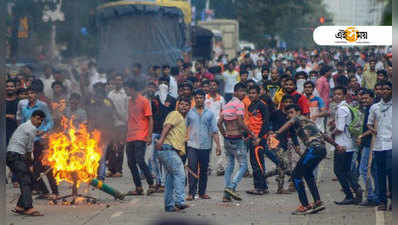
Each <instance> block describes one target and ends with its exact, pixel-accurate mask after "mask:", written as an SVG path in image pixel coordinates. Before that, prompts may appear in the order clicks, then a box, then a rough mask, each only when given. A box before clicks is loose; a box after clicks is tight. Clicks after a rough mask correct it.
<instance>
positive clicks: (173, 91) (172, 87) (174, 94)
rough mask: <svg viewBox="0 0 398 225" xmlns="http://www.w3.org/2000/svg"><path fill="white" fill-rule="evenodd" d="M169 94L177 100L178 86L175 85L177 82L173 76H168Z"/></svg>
mask: <svg viewBox="0 0 398 225" xmlns="http://www.w3.org/2000/svg"><path fill="white" fill-rule="evenodd" d="M169 94H170V95H171V97H173V98H178V84H177V80H176V78H175V77H174V76H170V88H169Z"/></svg>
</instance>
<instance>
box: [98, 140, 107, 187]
mask: <svg viewBox="0 0 398 225" xmlns="http://www.w3.org/2000/svg"><path fill="white" fill-rule="evenodd" d="M107 151H108V145H106V146H105V147H104V151H103V152H102V156H101V159H100V161H99V167H98V179H99V180H105V176H106V154H107Z"/></svg>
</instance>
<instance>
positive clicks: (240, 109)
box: [221, 97, 245, 120]
mask: <svg viewBox="0 0 398 225" xmlns="http://www.w3.org/2000/svg"><path fill="white" fill-rule="evenodd" d="M244 114H245V106H244V105H243V103H242V102H241V101H240V100H239V99H238V98H237V97H233V98H232V99H231V101H229V102H228V103H227V104H226V105H224V107H223V110H222V112H221V115H223V116H224V119H225V120H237V119H238V117H239V116H243V115H244Z"/></svg>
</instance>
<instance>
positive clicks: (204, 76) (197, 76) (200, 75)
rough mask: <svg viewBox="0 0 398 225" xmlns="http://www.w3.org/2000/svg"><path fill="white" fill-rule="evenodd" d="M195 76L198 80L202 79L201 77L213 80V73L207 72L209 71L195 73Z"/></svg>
mask: <svg viewBox="0 0 398 225" xmlns="http://www.w3.org/2000/svg"><path fill="white" fill-rule="evenodd" d="M195 76H196V78H197V79H198V80H200V81H201V80H202V79H207V80H214V75H213V74H211V73H209V72H205V73H196V75H195Z"/></svg>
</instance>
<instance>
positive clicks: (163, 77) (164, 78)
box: [158, 76, 170, 84]
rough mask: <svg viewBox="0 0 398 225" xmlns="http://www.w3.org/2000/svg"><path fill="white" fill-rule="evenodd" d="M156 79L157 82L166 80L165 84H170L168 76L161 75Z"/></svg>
mask: <svg viewBox="0 0 398 225" xmlns="http://www.w3.org/2000/svg"><path fill="white" fill-rule="evenodd" d="M158 81H159V83H160V82H166V83H167V84H170V78H169V77H166V76H161V77H160V78H159V80H158Z"/></svg>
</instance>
